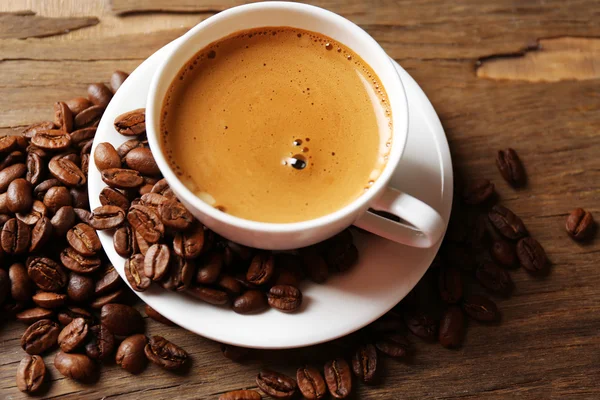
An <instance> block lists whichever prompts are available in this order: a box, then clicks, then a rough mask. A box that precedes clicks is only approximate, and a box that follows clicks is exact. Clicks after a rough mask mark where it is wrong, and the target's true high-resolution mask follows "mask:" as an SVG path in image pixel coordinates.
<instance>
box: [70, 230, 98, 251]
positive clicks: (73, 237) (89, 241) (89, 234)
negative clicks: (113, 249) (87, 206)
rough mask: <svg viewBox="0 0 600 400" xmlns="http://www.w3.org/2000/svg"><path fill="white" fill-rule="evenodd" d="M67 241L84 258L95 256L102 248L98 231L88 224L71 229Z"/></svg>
mask: <svg viewBox="0 0 600 400" xmlns="http://www.w3.org/2000/svg"><path fill="white" fill-rule="evenodd" d="M67 241H68V242H69V244H70V245H71V247H72V248H73V249H74V250H75V251H76V252H78V253H79V254H81V255H83V256H93V255H95V254H96V253H97V252H98V251H100V249H101V248H102V245H101V244H100V239H99V238H98V235H97V234H96V231H95V230H94V228H92V227H91V226H89V225H88V224H83V223H79V224H77V225H75V226H74V227H73V228H71V229H69V231H68V232H67Z"/></svg>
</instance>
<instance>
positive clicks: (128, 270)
mask: <svg viewBox="0 0 600 400" xmlns="http://www.w3.org/2000/svg"><path fill="white" fill-rule="evenodd" d="M125 277H126V278H127V281H128V282H129V285H130V286H131V288H132V289H133V290H135V291H138V292H143V291H144V290H146V289H148V288H149V287H150V284H151V283H152V281H151V280H150V278H148V277H147V276H146V274H144V256H143V255H141V254H135V255H134V256H132V257H130V258H128V259H127V261H126V262H125Z"/></svg>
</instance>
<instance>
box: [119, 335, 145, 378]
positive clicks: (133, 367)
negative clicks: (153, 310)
mask: <svg viewBox="0 0 600 400" xmlns="http://www.w3.org/2000/svg"><path fill="white" fill-rule="evenodd" d="M147 342H148V338H147V337H146V336H145V335H142V334H137V335H132V336H129V337H128V338H126V339H125V340H123V341H122V342H121V344H120V345H119V348H118V349H117V355H116V357H115V360H116V362H117V365H120V366H121V368H123V369H124V370H125V371H127V372H129V373H131V374H139V373H140V372H142V371H143V370H144V368H146V364H147V359H146V355H145V353H144V348H145V347H146V344H147Z"/></svg>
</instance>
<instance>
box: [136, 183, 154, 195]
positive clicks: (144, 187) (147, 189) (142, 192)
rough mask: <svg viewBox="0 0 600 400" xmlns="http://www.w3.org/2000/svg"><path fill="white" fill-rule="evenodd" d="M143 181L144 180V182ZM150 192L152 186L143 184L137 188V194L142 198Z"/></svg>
mask: <svg viewBox="0 0 600 400" xmlns="http://www.w3.org/2000/svg"><path fill="white" fill-rule="evenodd" d="M144 181H145V180H144ZM151 191H152V184H150V183H144V184H143V185H142V186H140V187H139V188H138V192H139V194H140V196H143V195H145V194H148V193H150V192H151Z"/></svg>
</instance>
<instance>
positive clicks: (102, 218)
mask: <svg viewBox="0 0 600 400" xmlns="http://www.w3.org/2000/svg"><path fill="white" fill-rule="evenodd" d="M124 221H125V211H124V210H123V209H122V208H120V207H117V206H101V207H97V208H95V209H94V211H93V212H92V217H91V219H90V225H91V226H92V228H94V229H96V230H105V229H114V228H117V227H119V226H120V225H121V224H122V223H123V222H124Z"/></svg>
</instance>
